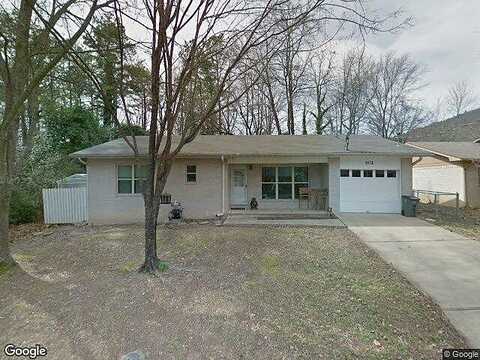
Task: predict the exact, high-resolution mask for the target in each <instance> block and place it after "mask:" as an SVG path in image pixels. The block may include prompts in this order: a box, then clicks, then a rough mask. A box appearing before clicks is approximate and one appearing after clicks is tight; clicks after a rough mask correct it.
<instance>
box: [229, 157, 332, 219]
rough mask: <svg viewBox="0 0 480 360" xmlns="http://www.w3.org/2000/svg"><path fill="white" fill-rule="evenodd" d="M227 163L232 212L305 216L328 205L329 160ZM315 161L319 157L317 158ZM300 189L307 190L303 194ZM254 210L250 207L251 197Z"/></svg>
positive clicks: (319, 213) (321, 210)
mask: <svg viewBox="0 0 480 360" xmlns="http://www.w3.org/2000/svg"><path fill="white" fill-rule="evenodd" d="M291 161H292V163H286V162H281V163H280V162H278V163H256V164H237V163H229V164H228V165H227V166H226V175H227V176H228V179H227V182H226V184H227V185H226V188H227V193H228V195H227V196H226V197H227V199H226V200H227V201H226V202H227V206H226V207H227V208H226V209H225V210H226V211H225V212H226V213H229V214H232V215H255V216H268V215H275V216H279V215H283V216H287V215H288V216H292V215H295V216H307V215H315V214H316V215H318V216H321V215H322V213H324V214H326V211H327V210H328V208H329V200H328V192H329V191H328V190H329V167H328V162H327V161H326V159H325V162H316V163H312V162H309V163H303V162H298V163H293V161H294V160H291ZM317 161H318V160H317ZM301 189H308V192H309V194H308V195H304V196H302V194H301V192H302V190H301ZM253 199H255V200H254V202H256V203H257V209H256V210H250V208H251V203H252V200H253ZM250 211H252V212H251V213H250Z"/></svg>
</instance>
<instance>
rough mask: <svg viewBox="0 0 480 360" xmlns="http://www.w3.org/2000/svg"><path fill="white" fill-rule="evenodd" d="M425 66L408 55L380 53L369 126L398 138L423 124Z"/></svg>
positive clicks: (385, 134)
mask: <svg viewBox="0 0 480 360" xmlns="http://www.w3.org/2000/svg"><path fill="white" fill-rule="evenodd" d="M422 74H423V69H422V67H420V66H419V65H417V64H416V63H415V62H413V61H412V59H411V58H410V57H409V56H408V55H402V56H396V55H395V53H393V52H390V53H387V54H385V55H383V56H381V57H380V59H379V60H378V61H377V62H376V63H375V65H374V67H373V69H372V77H371V82H370V89H369V91H370V95H369V101H368V105H367V112H366V124H365V125H366V127H367V129H368V130H369V131H370V133H372V134H374V135H378V136H381V137H384V138H388V139H392V138H397V137H398V136H400V135H401V134H403V133H404V132H405V131H410V130H412V129H413V128H415V127H417V126H419V125H421V124H422V123H423V122H424V121H425V118H424V115H425V114H424V113H423V111H422V110H421V107H420V106H418V105H417V103H418V99H417V98H416V97H415V95H416V91H417V90H418V89H419V88H420V87H421V83H420V81H421V77H422Z"/></svg>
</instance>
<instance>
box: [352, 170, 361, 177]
mask: <svg viewBox="0 0 480 360" xmlns="http://www.w3.org/2000/svg"><path fill="white" fill-rule="evenodd" d="M361 176H362V171H361V170H352V177H361Z"/></svg>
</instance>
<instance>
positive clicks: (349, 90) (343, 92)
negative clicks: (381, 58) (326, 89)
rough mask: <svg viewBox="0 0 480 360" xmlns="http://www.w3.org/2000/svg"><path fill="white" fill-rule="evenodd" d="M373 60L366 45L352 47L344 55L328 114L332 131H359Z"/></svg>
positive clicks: (342, 132)
mask: <svg viewBox="0 0 480 360" xmlns="http://www.w3.org/2000/svg"><path fill="white" fill-rule="evenodd" d="M372 69H373V61H372V59H371V57H369V56H367V55H366V54H365V49H363V48H361V49H352V50H350V51H349V52H348V53H347V54H346V55H345V56H344V58H343V60H342V63H341V65H340V67H339V71H338V72H337V75H336V81H335V84H334V89H335V90H334V91H333V92H332V96H333V99H332V102H333V103H334V106H333V107H332V111H331V113H330V114H329V116H330V117H333V119H332V122H331V125H330V126H331V132H332V133H334V134H358V133H359V132H360V129H361V127H362V125H363V121H364V118H365V117H364V115H365V113H366V110H367V104H368V102H369V96H370V95H369V86H370V80H371V76H372Z"/></svg>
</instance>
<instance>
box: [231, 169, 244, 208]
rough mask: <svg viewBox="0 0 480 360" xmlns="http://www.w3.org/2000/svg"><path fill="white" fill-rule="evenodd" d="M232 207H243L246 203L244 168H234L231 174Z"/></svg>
mask: <svg viewBox="0 0 480 360" xmlns="http://www.w3.org/2000/svg"><path fill="white" fill-rule="evenodd" d="M231 181H232V189H231V202H232V205H245V204H246V203H247V171H246V168H244V167H234V168H232V173H231Z"/></svg>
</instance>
